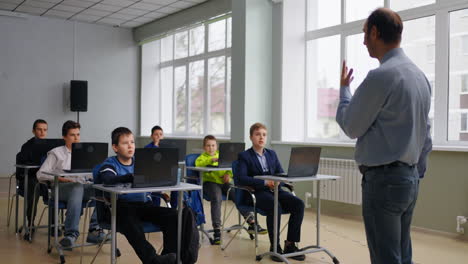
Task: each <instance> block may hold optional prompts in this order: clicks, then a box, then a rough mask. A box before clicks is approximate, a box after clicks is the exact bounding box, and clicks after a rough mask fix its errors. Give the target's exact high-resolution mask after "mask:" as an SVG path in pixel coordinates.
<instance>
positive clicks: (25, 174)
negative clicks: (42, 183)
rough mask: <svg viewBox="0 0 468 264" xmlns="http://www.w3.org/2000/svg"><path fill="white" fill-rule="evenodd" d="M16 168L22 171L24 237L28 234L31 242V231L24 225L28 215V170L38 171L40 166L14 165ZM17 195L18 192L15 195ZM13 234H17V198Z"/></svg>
mask: <svg viewBox="0 0 468 264" xmlns="http://www.w3.org/2000/svg"><path fill="white" fill-rule="evenodd" d="M15 167H16V168H20V169H24V186H23V191H24V193H23V198H24V199H23V229H24V234H25V237H26V235H28V234H29V241H31V232H30V231H31V230H29V226H28V225H27V224H26V219H27V215H28V178H29V174H28V170H30V169H38V168H40V167H41V166H38V165H24V164H15ZM16 194H17V195H18V192H17V193H16ZM33 214H34V212H31V220H32V219H33V217H32V216H33ZM15 233H18V196H16V221H15ZM20 233H21V232H20Z"/></svg>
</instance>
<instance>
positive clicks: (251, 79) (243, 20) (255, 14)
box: [231, 0, 273, 146]
mask: <svg viewBox="0 0 468 264" xmlns="http://www.w3.org/2000/svg"><path fill="white" fill-rule="evenodd" d="M272 39H273V37H272V4H271V2H270V1H265V0H236V1H232V41H233V42H232V50H231V51H232V89H231V108H232V109H231V120H232V121H231V139H232V140H233V141H237V142H244V141H245V142H246V143H247V146H249V145H250V140H249V128H250V126H251V125H252V124H253V123H255V122H261V123H264V124H265V125H266V126H267V127H271V123H272V116H271V105H272V104H271V102H272Z"/></svg>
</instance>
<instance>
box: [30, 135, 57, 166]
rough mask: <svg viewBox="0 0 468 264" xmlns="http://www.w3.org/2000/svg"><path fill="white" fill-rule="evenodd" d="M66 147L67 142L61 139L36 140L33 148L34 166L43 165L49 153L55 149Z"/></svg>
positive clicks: (32, 159) (32, 158)
mask: <svg viewBox="0 0 468 264" xmlns="http://www.w3.org/2000/svg"><path fill="white" fill-rule="evenodd" d="M63 145H65V141H64V140H63V139H61V138H50V139H49V138H48V139H38V138H36V139H34V143H33V146H32V148H31V162H32V164H34V165H41V163H42V162H43V161H44V159H45V158H46V156H47V152H49V151H50V150H52V149H53V148H56V147H59V146H63Z"/></svg>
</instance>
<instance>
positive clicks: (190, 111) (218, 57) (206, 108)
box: [158, 17, 231, 135]
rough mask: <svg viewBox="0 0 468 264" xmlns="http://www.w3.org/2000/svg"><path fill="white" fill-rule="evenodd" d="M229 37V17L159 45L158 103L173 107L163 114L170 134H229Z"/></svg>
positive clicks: (162, 41)
mask: <svg viewBox="0 0 468 264" xmlns="http://www.w3.org/2000/svg"><path fill="white" fill-rule="evenodd" d="M205 32H208V34H205ZM228 34H229V36H228ZM230 34H231V18H230V17H227V18H223V19H218V20H216V19H215V20H214V22H207V23H204V24H201V25H198V26H195V27H192V28H189V29H187V30H183V31H179V32H176V33H174V34H170V35H168V36H166V37H164V38H162V39H161V40H158V41H159V42H160V51H161V55H160V60H161V62H160V68H159V80H160V89H161V102H160V103H161V105H165V106H169V108H166V107H164V109H161V124H162V125H163V126H164V129H165V131H168V133H172V134H177V135H205V134H214V135H229V134H230V124H228V122H230V116H228V115H230V94H229V93H230V79H231V77H230V76H231V75H230V70H231V69H230V47H231V36H230ZM226 47H228V48H226ZM206 49H207V50H206ZM227 62H228V63H229V65H228V67H229V68H226V66H227V65H226V63H227ZM172 70H173V72H172ZM227 80H228V81H227ZM226 82H228V85H226ZM170 102H173V104H171V103H170ZM167 109H170V110H167ZM169 111H170V112H169ZM167 126H170V128H167ZM169 131H170V132H169Z"/></svg>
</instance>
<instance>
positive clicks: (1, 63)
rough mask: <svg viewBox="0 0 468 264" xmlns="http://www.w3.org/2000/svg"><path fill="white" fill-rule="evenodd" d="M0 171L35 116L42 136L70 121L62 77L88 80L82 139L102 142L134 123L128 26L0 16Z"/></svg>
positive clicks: (133, 58)
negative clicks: (42, 124)
mask: <svg viewBox="0 0 468 264" xmlns="http://www.w3.org/2000/svg"><path fill="white" fill-rule="evenodd" d="M0 36H1V38H0V121H1V124H2V126H1V130H0V139H1V140H0V149H1V151H0V175H1V176H4V175H5V174H8V173H11V172H12V171H13V164H14V162H15V154H16V153H17V152H18V150H19V148H20V146H21V144H23V143H24V142H25V141H26V140H27V139H28V138H30V137H31V136H32V133H31V129H32V123H33V121H34V120H35V119H37V118H43V119H46V120H47V122H48V123H49V137H50V138H51V137H60V136H61V126H62V124H63V122H64V121H66V120H68V119H72V120H76V114H75V113H72V112H70V111H69V99H68V96H69V82H70V80H72V79H78V80H87V81H88V112H86V113H81V114H80V123H81V124H82V130H81V135H82V141H104V142H110V132H111V130H112V129H113V128H115V127H117V126H128V127H129V128H130V129H132V130H135V129H136V128H137V116H138V114H137V109H138V107H137V103H138V85H139V78H138V70H139V63H138V62H139V58H138V54H139V51H138V50H139V49H138V47H137V46H136V45H135V43H134V41H133V37H132V32H131V30H128V29H119V28H112V27H108V26H100V25H91V24H84V23H79V22H70V21H63V20H57V19H49V18H43V17H34V16H31V17H29V18H27V19H18V18H9V17H0Z"/></svg>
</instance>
